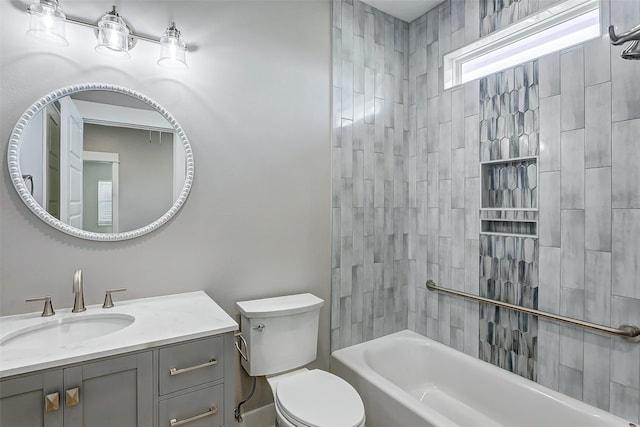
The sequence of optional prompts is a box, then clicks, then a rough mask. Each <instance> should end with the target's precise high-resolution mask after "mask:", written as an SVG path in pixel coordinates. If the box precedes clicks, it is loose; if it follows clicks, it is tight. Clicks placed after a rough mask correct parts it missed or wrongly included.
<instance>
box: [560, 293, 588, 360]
mask: <svg viewBox="0 0 640 427" xmlns="http://www.w3.org/2000/svg"><path fill="white" fill-rule="evenodd" d="M560 314H561V315H563V316H568V317H571V318H574V319H580V320H582V318H583V317H584V291H583V290H582V289H571V288H565V287H561V288H560ZM560 364H561V365H564V366H567V367H569V368H573V369H577V370H580V371H582V369H583V366H584V330H583V329H582V328H579V327H576V326H565V325H560Z"/></svg>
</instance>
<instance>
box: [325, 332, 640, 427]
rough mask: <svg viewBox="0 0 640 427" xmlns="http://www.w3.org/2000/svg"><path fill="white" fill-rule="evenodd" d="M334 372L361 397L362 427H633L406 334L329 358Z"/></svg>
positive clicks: (337, 352) (600, 411)
mask: <svg viewBox="0 0 640 427" xmlns="http://www.w3.org/2000/svg"><path fill="white" fill-rule="evenodd" d="M331 371H333V372H334V373H336V374H337V375H339V376H341V377H342V378H344V379H346V380H347V381H348V382H349V383H351V385H353V386H354V387H355V388H356V390H358V392H359V393H360V395H361V396H362V400H363V401H364V406H365V411H366V417H367V427H422V426H425V427H427V426H434V427H453V426H460V427H471V426H473V427H494V426H502V427H512V426H517V427H555V426H572V427H573V426H580V427H595V426H617V427H629V426H630V425H631V426H633V424H631V423H629V421H625V420H623V419H622V418H619V417H616V416H614V415H612V414H610V413H608V412H605V411H602V410H600V409H597V408H595V407H593V406H590V405H587V404H585V403H583V402H580V401H578V400H575V399H573V398H570V397H567V396H565V395H563V394H560V393H558V392H555V391H553V390H551V389H548V388H546V387H543V386H541V385H539V384H536V383H534V382H533V381H529V380H527V379H524V378H522V377H520V376H517V375H515V374H512V373H510V372H507V371H505V370H503V369H501V368H498V367H496V366H493V365H491V364H489V363H486V362H483V361H481V360H479V359H476V358H474V357H471V356H468V355H466V354H464V353H462V352H460V351H457V350H454V349H452V348H450V347H447V346H445V345H443V344H440V343H438V342H436V341H433V340H431V339H429V338H425V337H423V336H422V335H419V334H416V333H415V332H411V331H408V330H405V331H402V332H397V333H395V334H391V335H388V336H386V337H382V338H378V339H375V340H373V341H369V342H365V343H362V344H358V345H355V346H352V347H348V348H344V349H342V350H338V351H336V352H334V353H333V354H332V355H331Z"/></svg>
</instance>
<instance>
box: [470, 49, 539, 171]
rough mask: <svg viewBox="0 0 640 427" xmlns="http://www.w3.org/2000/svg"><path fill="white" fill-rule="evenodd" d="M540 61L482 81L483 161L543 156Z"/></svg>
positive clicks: (481, 133) (481, 136)
mask: <svg viewBox="0 0 640 427" xmlns="http://www.w3.org/2000/svg"><path fill="white" fill-rule="evenodd" d="M539 129H540V125H539V109H538V61H537V60H536V61H532V62H528V63H526V64H522V65H518V66H516V67H514V68H510V69H508V70H505V71H502V72H500V73H496V74H492V75H490V76H487V77H485V78H483V79H482V80H480V159H481V161H489V160H500V159H511V158H517V157H527V156H537V155H538V154H539V150H540V147H539Z"/></svg>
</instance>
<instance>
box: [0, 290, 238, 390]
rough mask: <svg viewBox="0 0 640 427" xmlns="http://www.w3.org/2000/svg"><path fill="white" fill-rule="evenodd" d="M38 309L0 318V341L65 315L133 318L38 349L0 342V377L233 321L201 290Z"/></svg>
mask: <svg viewBox="0 0 640 427" xmlns="http://www.w3.org/2000/svg"><path fill="white" fill-rule="evenodd" d="M40 314H41V312H36V313H27V314H18V315H14V316H4V317H0V342H2V341H3V337H7V336H8V335H10V334H13V333H14V332H16V331H19V330H22V329H23V328H33V327H36V328H37V327H38V326H39V325H44V324H48V322H60V321H61V320H64V319H66V318H69V317H73V318H74V319H80V317H82V316H95V315H97V314H100V315H105V314H115V315H118V314H121V315H125V316H126V315H130V316H134V317H135V321H134V322H133V323H132V324H131V325H129V326H127V327H125V328H123V329H120V330H118V331H116V332H112V333H110V334H107V335H104V336H99V337H95V338H91V339H88V340H83V341H81V342H72V343H65V344H63V345H59V346H50V347H48V348H46V347H45V348H42V349H40V348H38V349H37V351H33V350H31V349H30V350H29V351H25V349H20V348H14V347H13V346H7V347H4V348H3V346H2V345H0V378H5V377H9V376H12V375H17V374H22V373H26V372H31V371H36V370H41V369H47V368H54V367H58V366H63V365H67V364H71V363H77V362H84V361H87V360H91V359H96V358H99V357H105V356H113V355H118V354H123V353H128V352H131V351H136V350H143V349H146V348H152V347H157V346H161V345H166V344H172V343H176V342H180V341H185V340H190V339H196V338H202V337H206V336H210V335H217V334H222V333H225V332H231V331H236V330H237V329H238V324H237V323H236V322H235V321H234V320H233V319H232V318H231V317H230V316H229V315H228V314H227V313H226V312H225V311H224V310H222V308H220V306H219V305H218V304H216V303H215V301H213V300H212V299H211V298H209V296H208V295H207V294H205V293H204V292H202V291H198V292H189V293H183V294H175V295H166V296H160V297H152V298H141V299H135V300H128V301H116V302H115V307H113V308H109V309H103V308H102V304H96V305H92V306H87V310H86V311H84V312H82V313H71V309H70V308H66V309H61V310H57V311H56V314H55V315H54V316H50V317H41V316H40Z"/></svg>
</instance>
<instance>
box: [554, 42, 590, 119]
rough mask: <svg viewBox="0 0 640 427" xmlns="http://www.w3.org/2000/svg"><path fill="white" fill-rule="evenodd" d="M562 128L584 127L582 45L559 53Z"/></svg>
mask: <svg viewBox="0 0 640 427" xmlns="http://www.w3.org/2000/svg"><path fill="white" fill-rule="evenodd" d="M560 86H561V87H562V95H561V96H562V102H561V106H560V124H561V128H562V130H563V131H564V130H573V129H580V128H584V109H585V105H584V51H583V48H582V46H579V47H576V48H573V49H570V50H569V51H566V52H565V53H562V54H561V55H560Z"/></svg>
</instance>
